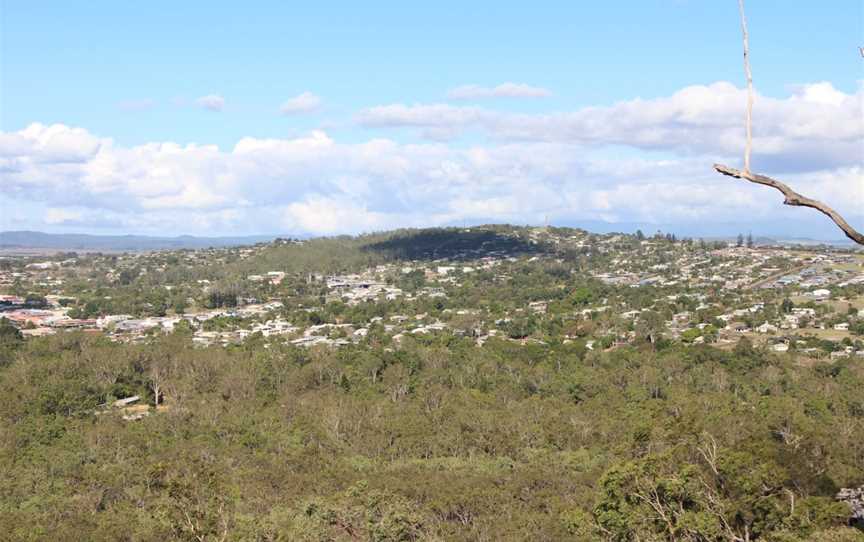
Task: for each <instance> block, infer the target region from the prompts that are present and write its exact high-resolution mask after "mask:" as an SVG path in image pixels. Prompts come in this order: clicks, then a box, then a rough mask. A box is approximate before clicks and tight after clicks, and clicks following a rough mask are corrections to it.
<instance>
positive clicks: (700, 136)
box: [357, 82, 864, 170]
mask: <svg viewBox="0 0 864 542" xmlns="http://www.w3.org/2000/svg"><path fill="white" fill-rule="evenodd" d="M744 103H745V95H744V90H742V89H738V88H736V87H735V86H734V85H732V84H730V83H725V82H719V83H714V84H712V85H707V86H705V85H695V86H690V87H686V88H684V89H681V90H679V91H678V92H676V93H674V94H673V95H671V96H668V97H662V98H656V99H652V100H643V99H638V98H637V99H634V100H629V101H624V102H619V103H616V104H614V105H611V106H603V107H586V108H583V109H579V110H576V111H571V112H561V113H546V114H515V113H502V112H499V111H493V110H489V109H483V108H477V107H458V106H451V105H443V104H432V105H425V104H420V105H413V106H407V105H403V104H393V105H384V106H377V107H372V108H369V109H366V110H364V111H361V112H360V114H359V115H358V116H357V120H358V122H359V123H360V124H361V125H363V126H367V127H375V128H384V127H413V128H417V129H419V130H420V131H421V135H427V136H431V137H430V138H431V139H442V138H441V137H435V136H436V135H437V134H445V135H446V137H447V138H450V139H452V138H454V137H456V136H458V135H459V134H460V133H461V132H462V131H464V130H466V129H469V128H473V129H478V130H481V131H483V132H484V133H486V134H488V135H489V136H490V137H492V138H494V139H498V140H519V141H549V142H568V143H579V144H591V145H626V146H631V147H635V148H639V149H644V150H662V151H673V152H677V153H680V154H690V155H692V154H698V153H708V154H715V155H729V154H733V155H738V154H740V153H741V152H742V151H743V144H744V138H743V108H744ZM862 118H864V90H859V91H858V92H857V93H856V94H846V93H843V92H841V91H839V90H837V89H835V88H834V87H833V86H832V85H831V84H830V83H825V82H823V83H816V84H812V85H802V86H800V87H798V88H797V89H795V91H794V93H793V94H792V95H791V96H789V97H787V98H785V99H779V98H769V97H763V96H757V99H756V103H755V108H754V120H753V123H754V124H753V126H754V142H753V148H754V153H756V154H757V155H760V156H757V157H756V159H755V160H756V164H757V165H758V164H759V159H764V160H765V162H764V165H766V166H768V167H773V168H784V167H790V168H792V169H793V170H794V169H796V168H800V167H804V166H807V167H816V166H819V167H825V166H827V165H830V164H833V163H838V162H839V163H844V164H846V165H849V164H852V163H858V162H859V161H860V159H861V150H862V149H861V140H862V138H864V123H862V122H861V119H862Z"/></svg>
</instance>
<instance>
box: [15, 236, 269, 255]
mask: <svg viewBox="0 0 864 542" xmlns="http://www.w3.org/2000/svg"><path fill="white" fill-rule="evenodd" d="M276 237H277V236H276V235H250V236H238V237H194V236H191V235H181V236H178V237H151V236H147V235H90V234H84V233H44V232H38V231H4V232H0V250H2V249H6V250H8V249H56V250H71V251H74V250H90V251H92V250H110V251H123V250H129V251H136V250H165V249H175V250H176V249H182V248H208V247H229V246H239V245H253V244H255V243H261V242H267V241H272V240H273V239H275V238H276Z"/></svg>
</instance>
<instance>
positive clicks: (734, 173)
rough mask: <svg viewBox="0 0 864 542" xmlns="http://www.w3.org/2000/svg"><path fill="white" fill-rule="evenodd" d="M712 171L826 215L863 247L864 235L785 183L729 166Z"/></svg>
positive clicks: (790, 203)
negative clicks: (772, 191) (773, 191)
mask: <svg viewBox="0 0 864 542" xmlns="http://www.w3.org/2000/svg"><path fill="white" fill-rule="evenodd" d="M714 169H715V170H717V172H718V173H722V174H723V175H728V176H730V177H734V178H736V179H744V180H746V181H750V182H751V183H756V184H764V185H765V186H770V187H772V188H776V189H777V190H779V191H780V193H782V194H783V196H784V197H785V198H786V199H785V200H784V201H783V203H784V204H785V205H792V206H797V207H810V208H812V209H816V210H817V211H819V212H820V213H822V214H824V215H826V216H827V217H828V218H830V219H831V220H833V221H834V223H835V224H837V227H839V228H840V229H841V230H843V233H845V234H846V237H848V238H849V239H851V240H853V241H855V242H856V243H858V244H859V245H864V234H862V233H860V232H858V231H856V230H855V228H853V227H852V226H850V225H849V223H848V222H846V220H844V219H843V217H842V216H840V215H839V214H838V213H837V211H835V210H834V209H832V208H831V207H828V206H827V205H825V204H824V203H822V202H819V201H816V200H814V199H810V198H808V197H806V196H802V195H801V194H799V193H798V192H795V191H794V190H792V189H791V188H790V187H789V186H788V185H786V184H785V183H781V182H780V181H777V180H775V179H772V178H771V177H766V176H764V175H758V174H755V173H750V172H749V171H740V170H737V169H735V168H731V167H729V166H724V165H721V164H714Z"/></svg>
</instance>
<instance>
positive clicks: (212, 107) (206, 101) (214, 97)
mask: <svg viewBox="0 0 864 542" xmlns="http://www.w3.org/2000/svg"><path fill="white" fill-rule="evenodd" d="M195 103H196V104H198V106H199V107H203V108H204V109H206V110H208V111H222V109H224V108H225V98H223V97H222V96H219V95H218V94H208V95H206V96H201V97H200V98H198V99H197V100H195Z"/></svg>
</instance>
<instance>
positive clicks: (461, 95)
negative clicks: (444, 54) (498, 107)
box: [447, 83, 552, 100]
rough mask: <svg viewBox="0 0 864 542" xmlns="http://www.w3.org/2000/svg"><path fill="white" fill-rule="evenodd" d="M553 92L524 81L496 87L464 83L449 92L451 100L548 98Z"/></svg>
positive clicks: (448, 95)
mask: <svg viewBox="0 0 864 542" xmlns="http://www.w3.org/2000/svg"><path fill="white" fill-rule="evenodd" d="M551 95H552V93H551V92H550V91H548V90H546V89H545V88H541V87H532V86H531V85H526V84H524V83H502V84H500V85H498V86H495V87H482V86H479V85H463V86H461V87H456V88H454V89H452V90H450V91H449V92H448V93H447V97H448V98H450V99H451V100H483V99H488V98H547V97H549V96H551Z"/></svg>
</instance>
